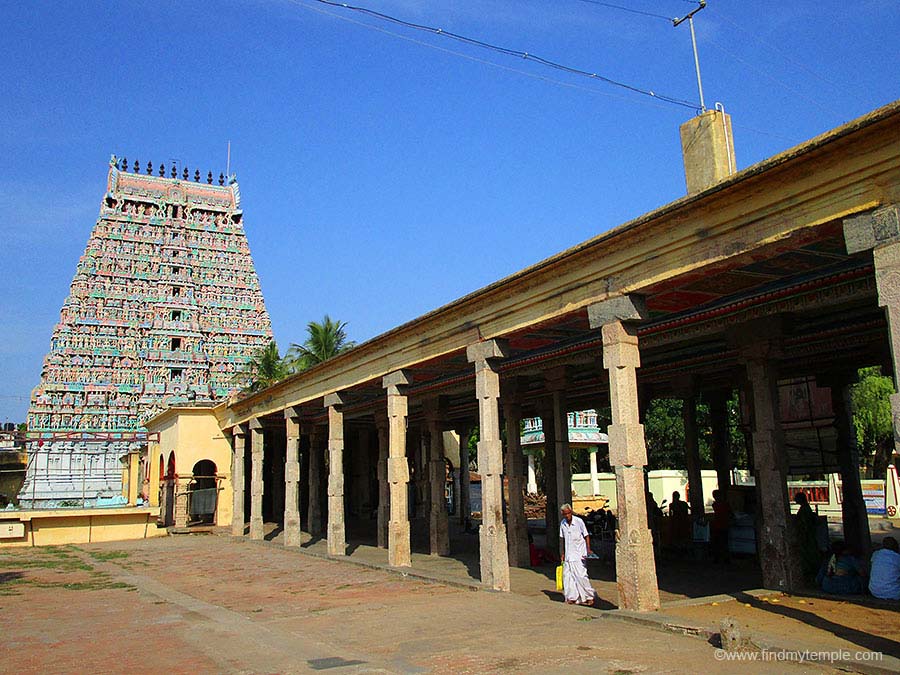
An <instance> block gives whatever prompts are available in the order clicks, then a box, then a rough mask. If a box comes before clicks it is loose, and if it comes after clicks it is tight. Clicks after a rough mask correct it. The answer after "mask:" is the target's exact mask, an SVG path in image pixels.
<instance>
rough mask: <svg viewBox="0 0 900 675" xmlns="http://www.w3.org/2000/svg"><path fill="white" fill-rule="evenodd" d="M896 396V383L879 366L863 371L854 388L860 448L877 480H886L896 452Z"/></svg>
mask: <svg viewBox="0 0 900 675" xmlns="http://www.w3.org/2000/svg"><path fill="white" fill-rule="evenodd" d="M893 393H894V383H893V381H892V380H891V378H889V377H885V376H884V375H882V374H881V368H879V367H878V366H876V367H873V368H860V370H859V382H858V383H857V384H855V385H853V388H852V389H851V394H850V399H851V404H852V406H853V426H854V428H855V429H856V442H857V447H858V448H859V454H860V458H862V459H863V461H864V463H865V465H866V466H867V467H869V468H871V475H872V477H873V478H884V476H885V473H886V472H887V465H888V464H889V463H890V459H891V453H892V452H893V449H894V429H893V415H892V414H891V401H890V396H891V394H893Z"/></svg>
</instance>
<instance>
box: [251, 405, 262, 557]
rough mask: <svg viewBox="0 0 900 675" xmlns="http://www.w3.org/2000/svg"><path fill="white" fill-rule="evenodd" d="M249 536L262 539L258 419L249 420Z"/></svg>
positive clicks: (260, 431)
mask: <svg viewBox="0 0 900 675" xmlns="http://www.w3.org/2000/svg"><path fill="white" fill-rule="evenodd" d="M249 426H250V463H251V470H250V538H251V539H262V538H263V537H264V536H265V528H264V526H263V506H262V500H263V489H264V488H263V456H264V453H265V444H264V441H263V428H262V424H260V422H259V420H258V419H256V418H254V419H252V420H250V425H249Z"/></svg>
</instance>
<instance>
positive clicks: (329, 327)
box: [286, 314, 356, 372]
mask: <svg viewBox="0 0 900 675" xmlns="http://www.w3.org/2000/svg"><path fill="white" fill-rule="evenodd" d="M346 328H347V322H346V321H333V320H332V319H331V317H330V316H328V315H327V314H326V315H325V318H324V319H322V322H321V323H319V322H318V321H310V322H309V323H308V324H307V325H306V333H307V336H306V340H304V341H303V344H297V343H296V342H295V343H292V344H291V348H290V349H289V350H288V353H287V356H286V359H287V361H288V362H289V363H291V364H292V366H293V368H294V369H295V370H297V371H298V372H299V371H302V370H307V369H308V368H312V367H313V366H314V365H316V364H318V363H322V362H323V361H326V360H328V359H330V358H331V357H332V356H337V355H338V354H341V353H342V352H345V351H347V350H348V349H352V348H353V347H355V346H356V343H355V342H353V341H352V340H348V339H347V331H346Z"/></svg>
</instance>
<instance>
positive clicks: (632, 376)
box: [588, 296, 659, 612]
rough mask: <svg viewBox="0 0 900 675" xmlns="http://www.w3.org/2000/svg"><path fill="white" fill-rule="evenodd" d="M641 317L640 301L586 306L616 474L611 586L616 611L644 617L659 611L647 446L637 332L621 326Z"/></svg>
mask: <svg viewBox="0 0 900 675" xmlns="http://www.w3.org/2000/svg"><path fill="white" fill-rule="evenodd" d="M645 316H646V310H645V309H644V307H643V302H641V300H640V299H639V298H637V297H630V296H623V297H617V298H611V299H610V300H607V301H605V302H601V303H598V304H596V305H591V306H590V307H589V308H588V317H589V319H590V324H591V327H592V328H600V329H601V333H602V336H603V367H604V368H606V369H607V370H608V371H609V399H610V406H611V409H612V424H610V426H609V430H608V435H609V461H610V464H612V465H613V466H614V467H615V472H616V505H617V517H618V530H617V531H616V582H617V585H618V590H619V608H620V609H631V610H636V611H642V612H649V611H654V610H657V609H659V587H658V586H657V581H656V564H655V560H654V554H653V537H652V535H651V534H650V530H649V529H648V527H647V502H646V497H645V488H644V467H645V465H646V464H647V447H646V445H645V443H644V427H643V425H642V424H640V423H639V419H640V413H639V410H638V389H637V372H636V371H637V368H639V367H640V365H641V363H640V350H639V348H638V338H637V329H636V327H634V326H633V325H628V324H626V323H624V322H625V321H637V320H640V319H642V318H644V317H645Z"/></svg>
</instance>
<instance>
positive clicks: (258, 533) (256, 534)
mask: <svg viewBox="0 0 900 675" xmlns="http://www.w3.org/2000/svg"><path fill="white" fill-rule="evenodd" d="M265 534H266V532H265V527H264V526H263V521H262V518H259V519H254V518H250V538H251V539H263V538H264V537H265Z"/></svg>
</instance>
